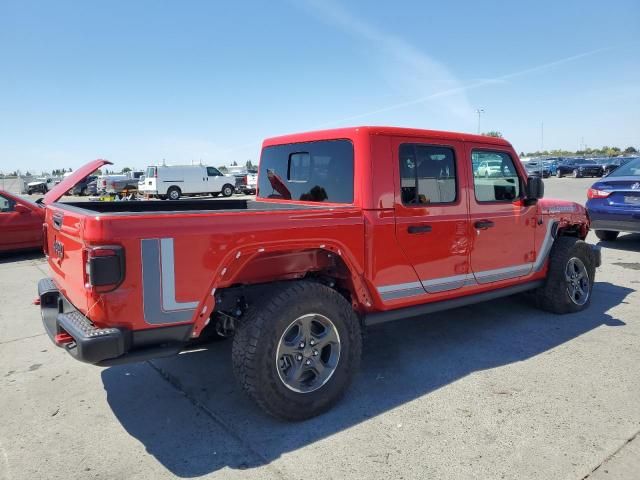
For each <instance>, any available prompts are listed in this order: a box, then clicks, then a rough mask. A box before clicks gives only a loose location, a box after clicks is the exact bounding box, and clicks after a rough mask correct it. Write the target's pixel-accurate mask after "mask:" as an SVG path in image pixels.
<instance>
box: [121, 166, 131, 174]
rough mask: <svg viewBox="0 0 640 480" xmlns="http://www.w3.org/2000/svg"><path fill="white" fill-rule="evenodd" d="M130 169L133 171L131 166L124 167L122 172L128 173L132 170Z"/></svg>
mask: <svg viewBox="0 0 640 480" xmlns="http://www.w3.org/2000/svg"><path fill="white" fill-rule="evenodd" d="M130 171H131V169H130V168H129V167H124V168H123V169H122V173H128V172H130Z"/></svg>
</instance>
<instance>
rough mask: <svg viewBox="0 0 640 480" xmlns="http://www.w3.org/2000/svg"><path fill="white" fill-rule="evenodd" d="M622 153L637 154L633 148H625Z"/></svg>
mask: <svg viewBox="0 0 640 480" xmlns="http://www.w3.org/2000/svg"><path fill="white" fill-rule="evenodd" d="M624 153H638V150H636V149H635V148H634V147H627V148H625V149H624Z"/></svg>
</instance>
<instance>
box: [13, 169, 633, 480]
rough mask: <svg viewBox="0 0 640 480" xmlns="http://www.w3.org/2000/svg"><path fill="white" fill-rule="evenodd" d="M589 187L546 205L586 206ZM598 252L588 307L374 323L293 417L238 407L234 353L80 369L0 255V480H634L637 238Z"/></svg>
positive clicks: (550, 184)
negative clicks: (559, 312)
mask: <svg viewBox="0 0 640 480" xmlns="http://www.w3.org/2000/svg"><path fill="white" fill-rule="evenodd" d="M592 182H593V179H572V178H563V179H556V178H551V179H548V180H545V185H546V195H545V196H547V197H557V198H564V199H569V200H575V201H579V202H581V203H584V201H585V200H586V189H587V188H588V186H589V185H590V184H591V183H592ZM589 240H590V241H591V242H592V243H597V242H598V240H597V238H596V237H595V236H594V235H593V234H590V236H589ZM600 245H601V246H602V247H603V265H602V267H600V268H599V269H598V271H597V276H596V285H595V289H594V293H593V299H592V304H591V306H590V308H589V309H588V310H587V311H585V312H583V313H579V314H573V315H565V316H556V315H553V314H548V313H545V312H541V311H539V310H537V309H536V308H535V307H534V306H533V305H532V303H531V302H530V301H529V300H528V299H527V298H526V297H514V298H508V299H501V300H496V301H493V302H488V303H484V304H480V305H475V306H472V307H465V308H461V309H457V310H453V311H448V312H442V313H438V314H433V315H430V316H429V317H428V318H424V319H419V320H417V319H412V320H403V321H399V322H395V323H390V324H385V325H383V326H380V327H376V328H373V329H371V330H369V331H368V333H367V336H366V339H365V344H364V353H363V361H362V370H361V372H360V374H359V375H358V376H357V378H356V381H355V384H354V385H353V386H352V388H351V389H350V391H349V392H348V394H347V396H346V397H345V398H344V400H343V401H342V402H341V403H340V404H339V405H338V406H337V407H336V408H334V409H333V410H332V411H330V412H328V413H327V414H325V415H323V416H321V417H318V418H315V419H312V420H310V421H307V422H303V423H294V424H290V423H282V422H279V421H276V420H273V419H271V418H268V417H266V416H265V415H264V414H263V413H262V412H261V411H260V410H258V409H257V407H255V406H254V404H253V403H252V402H251V401H249V400H248V398H246V397H245V395H244V394H243V393H242V391H241V389H240V388H239V387H238V385H236V383H235V382H234V379H233V376H232V373H231V361H230V360H231V359H230V342H222V343H218V344H216V345H214V346H212V347H211V348H208V349H202V350H199V351H195V352H190V353H185V354H182V355H179V356H176V357H173V358H167V359H161V360H154V361H150V362H144V363H139V364H132V365H125V366H118V367H110V368H98V367H93V366H90V365H85V364H81V363H79V362H77V361H74V360H73V359H72V358H71V357H70V356H69V355H67V354H66V353H65V352H64V351H62V350H61V349H58V348H56V347H55V346H53V344H52V343H51V342H50V340H49V338H48V337H47V336H46V334H45V333H44V331H43V328H42V325H41V321H40V316H39V311H38V307H36V306H34V305H32V301H33V299H34V297H35V295H36V283H37V281H38V280H39V279H40V278H42V277H44V276H46V275H47V265H46V263H45V262H44V260H43V259H42V258H41V256H39V255H38V254H37V253H29V254H17V255H16V254H14V255H4V256H2V257H0V292H2V293H1V297H0V298H1V299H2V301H1V302H0V385H1V392H2V394H1V395H0V411H1V412H2V423H1V428H0V478H7V479H23V478H24V479H27V478H28V479H32V478H48V479H57V478H60V479H69V478H154V479H162V478H175V477H180V478H198V477H213V478H256V479H270V478H280V479H282V478H287V479H288V478H299V479H313V480H315V479H319V478H322V479H326V478H336V479H337V478H353V479H360V478H366V479H399V478H404V479H410V478H452V479H453V478H455V479H458V478H479V479H489V478H492V479H493V478H517V479H530V478H531V479H534V478H535V479H583V478H590V479H594V478H595V479H605V478H610V479H622V478H624V479H627V478H629V479H631V478H638V475H639V472H640V439H637V438H636V436H637V435H638V432H639V431H640V401H639V400H640V375H638V365H640V309H639V307H640V293H639V292H638V290H639V288H640V274H639V271H640V235H623V236H621V237H620V238H619V239H618V240H617V241H616V242H611V243H606V242H601V243H600Z"/></svg>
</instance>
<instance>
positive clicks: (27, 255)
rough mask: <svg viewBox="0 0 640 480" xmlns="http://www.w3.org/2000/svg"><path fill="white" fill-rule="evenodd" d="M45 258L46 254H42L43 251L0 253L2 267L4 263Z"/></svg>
mask: <svg viewBox="0 0 640 480" xmlns="http://www.w3.org/2000/svg"><path fill="white" fill-rule="evenodd" d="M43 258H44V253H42V249H34V250H22V251H19V252H2V253H0V265H1V264H3V263H14V262H23V261H27V260H41V259H43Z"/></svg>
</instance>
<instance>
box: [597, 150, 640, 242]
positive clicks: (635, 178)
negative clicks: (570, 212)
mask: <svg viewBox="0 0 640 480" xmlns="http://www.w3.org/2000/svg"><path fill="white" fill-rule="evenodd" d="M587 196H588V197H589V200H588V201H587V211H588V212H589V218H590V219H591V228H593V229H594V230H595V231H596V236H597V237H598V238H599V239H600V240H608V241H613V240H615V239H616V238H617V237H618V234H619V233H620V232H632V233H640V158H638V159H635V160H632V161H631V162H629V163H626V164H624V165H622V166H620V167H618V168H616V169H615V170H614V171H613V172H611V173H610V174H609V175H607V176H606V177H604V178H603V179H602V180H598V181H597V182H596V183H594V184H593V185H592V186H591V188H590V189H589V192H588V193H587Z"/></svg>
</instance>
